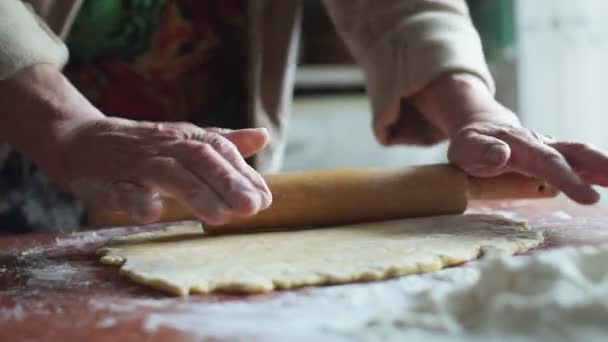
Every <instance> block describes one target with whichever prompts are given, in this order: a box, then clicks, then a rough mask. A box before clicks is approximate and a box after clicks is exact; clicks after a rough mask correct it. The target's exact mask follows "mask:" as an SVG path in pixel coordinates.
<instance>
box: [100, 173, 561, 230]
mask: <svg viewBox="0 0 608 342" xmlns="http://www.w3.org/2000/svg"><path fill="white" fill-rule="evenodd" d="M265 179H266V181H267V183H268V186H269V187H270V190H271V191H272V194H273V203H272V205H271V206H270V208H268V209H266V210H264V211H261V212H260V213H258V214H256V215H254V216H252V217H249V218H244V219H239V220H236V221H233V222H231V223H229V224H226V225H222V226H213V227H209V226H206V227H205V230H206V231H208V232H212V233H229V232H240V231H253V230H265V229H276V228H289V227H307V226H326V225H337V224H346V223H354V222H365V221H379V220H389V219H397V218H406V217H418V216H431V215H447V214H459V213H463V212H464V211H465V209H466V207H467V203H468V200H469V199H517V198H549V197H554V196H556V195H557V194H558V191H557V189H556V188H555V187H553V186H551V185H549V184H547V183H545V182H542V181H539V180H536V179H532V178H528V177H524V176H520V175H516V174H508V175H502V176H499V177H495V178H485V179H482V178H473V177H469V176H467V175H466V174H465V173H464V172H462V171H460V170H459V169H456V168H455V167H452V166H449V165H429V166H418V167H408V168H400V169H395V170H373V169H359V170H333V171H315V172H296V173H283V174H276V175H267V176H265ZM191 219H195V217H194V215H193V214H192V212H191V211H190V210H189V209H187V208H186V207H184V206H182V205H181V204H180V203H179V202H177V201H176V200H174V199H172V198H166V199H165V209H164V213H163V215H162V218H161V219H160V221H161V222H170V221H180V220H191ZM89 223H90V224H92V225H95V226H119V225H131V224H136V222H134V221H133V220H132V219H131V218H130V217H129V216H128V215H126V214H125V213H123V212H112V211H91V212H90V213H89Z"/></svg>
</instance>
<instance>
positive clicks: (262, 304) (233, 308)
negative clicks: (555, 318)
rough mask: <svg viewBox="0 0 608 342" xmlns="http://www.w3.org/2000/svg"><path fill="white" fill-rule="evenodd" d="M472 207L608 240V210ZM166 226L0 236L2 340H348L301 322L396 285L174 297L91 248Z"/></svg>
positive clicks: (341, 312) (548, 204)
mask: <svg viewBox="0 0 608 342" xmlns="http://www.w3.org/2000/svg"><path fill="white" fill-rule="evenodd" d="M470 211H472V212H482V213H498V214H502V215H505V216H507V217H510V218H514V219H525V220H528V221H529V222H530V225H531V226H532V227H533V229H539V230H543V231H544V235H545V242H544V244H543V247H542V248H551V247H557V246H566V245H582V244H601V243H608V215H607V214H608V209H606V208H603V207H601V206H594V207H581V206H577V205H574V204H572V203H570V202H568V201H566V200H563V199H557V200H542V201H516V202H479V203H474V204H473V205H472V206H471V209H470ZM163 228H164V226H163V225H151V226H146V227H134V228H111V229H103V230H97V231H85V232H74V233H70V234H62V235H51V234H31V235H20V236H9V237H2V238H0V341H21V340H24V341H25V340H27V341H89V342H92V341H105V340H112V341H123V340H124V341H127V340H128V341H138V340H145V341H191V340H209V341H224V340H239V339H246V340H260V341H267V340H274V339H276V338H278V337H283V338H287V337H289V340H294V339H296V340H299V339H305V340H319V339H324V340H328V339H331V340H348V339H347V338H345V337H344V336H340V335H339V334H336V333H335V332H331V331H324V330H323V329H311V328H310V327H312V326H317V325H314V324H313V325H311V324H309V325H303V323H302V322H304V321H307V320H308V322H309V323H310V322H311V321H314V320H315V319H316V320H322V319H327V318H326V317H329V316H327V315H330V316H331V315H334V313H333V312H324V314H325V316H323V315H319V312H317V310H316V309H317V308H318V307H319V303H323V305H324V306H323V307H324V308H327V309H324V310H329V311H331V310H334V309H335V310H336V313H335V319H338V318H339V319H346V318H348V317H349V315H355V314H356V312H358V311H357V310H349V309H348V306H349V305H350V306H352V305H356V303H355V302H356V298H354V297H353V298H348V296H351V295H352V294H353V293H359V294H361V293H364V292H362V291H367V292H365V293H366V295H369V293H370V292H369V291H372V290H373V293H374V295H376V296H378V299H379V300H382V296H383V295H384V296H390V293H391V291H390V289H391V287H393V286H396V284H398V281H399V280H398V279H397V280H395V279H393V280H387V281H384V282H376V283H365V284H355V285H343V286H331V287H325V288H304V289H300V290H297V291H288V292H275V293H272V294H268V295H256V296H246V297H243V296H220V295H214V296H199V295H195V296H190V297H188V298H175V297H171V296H168V295H165V294H163V293H159V292H157V291H152V290H147V289H144V288H142V287H140V286H138V285H135V284H132V283H130V282H129V281H127V280H126V279H125V278H123V277H122V276H121V275H119V273H118V269H117V268H115V267H111V266H103V265H99V264H98V263H97V257H96V256H95V250H96V249H97V248H98V247H99V246H100V245H102V244H104V243H105V242H106V241H107V240H108V239H109V238H112V237H115V236H121V235H125V234H128V233H132V232H139V231H144V230H158V229H163ZM347 289H348V291H347ZM389 299H390V298H389ZM334 302H335V303H336V305H332V304H333V303H334ZM338 303H340V305H338ZM345 303H346V304H345ZM338 316H339V317H338ZM353 317H354V316H353ZM294 318H298V320H296V319H294ZM236 323H238V324H236ZM321 323H322V322H321Z"/></svg>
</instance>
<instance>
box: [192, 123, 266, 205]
mask: <svg viewBox="0 0 608 342" xmlns="http://www.w3.org/2000/svg"><path fill="white" fill-rule="evenodd" d="M201 140H202V142H204V143H207V144H209V145H211V146H213V148H214V149H215V150H216V151H217V152H218V153H219V154H220V155H221V156H222V157H223V158H224V159H225V160H227V161H228V162H229V163H230V164H231V165H232V167H234V169H235V170H236V171H238V172H239V173H240V174H241V175H242V176H243V177H245V178H246V179H247V180H248V181H249V182H251V184H252V185H253V187H255V188H256V189H258V190H259V191H260V196H261V199H262V202H261V206H262V208H263V209H265V208H267V207H268V206H270V203H271V202H272V194H271V192H270V189H269V188H268V185H266V181H265V180H264V179H263V178H262V176H261V175H260V174H259V173H258V172H257V171H255V170H254V169H253V168H252V167H251V166H250V165H249V164H247V162H246V161H245V159H243V157H242V156H241V155H240V153H239V151H238V150H237V148H236V146H235V145H234V144H233V143H232V142H230V141H229V140H228V139H226V138H224V137H223V136H222V135H219V134H217V133H212V132H210V133H208V134H207V135H206V136H205V137H204V138H203V139H201Z"/></svg>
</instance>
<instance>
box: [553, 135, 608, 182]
mask: <svg viewBox="0 0 608 342" xmlns="http://www.w3.org/2000/svg"><path fill="white" fill-rule="evenodd" d="M550 146H551V147H553V148H555V149H556V150H558V151H559V152H560V153H561V154H562V155H564V157H566V160H568V163H569V164H570V165H571V166H572V168H574V170H575V171H576V173H577V174H578V175H579V176H580V177H581V178H583V180H584V181H585V182H587V183H590V184H597V185H601V186H604V187H608V155H606V154H605V153H603V152H601V151H600V150H598V149H596V148H593V147H591V146H589V145H587V144H581V143H568V142H555V143H551V144H550Z"/></svg>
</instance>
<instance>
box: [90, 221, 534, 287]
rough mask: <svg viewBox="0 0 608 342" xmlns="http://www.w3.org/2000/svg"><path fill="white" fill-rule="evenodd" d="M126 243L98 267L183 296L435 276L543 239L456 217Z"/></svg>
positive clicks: (177, 231)
mask: <svg viewBox="0 0 608 342" xmlns="http://www.w3.org/2000/svg"><path fill="white" fill-rule="evenodd" d="M172 232H173V234H172ZM129 240H133V239H130V238H128V237H127V239H126V240H125V239H122V240H121V241H120V244H119V245H110V246H108V247H104V248H102V249H100V250H99V253H100V254H101V255H102V257H101V262H102V263H105V264H111V265H122V266H121V272H123V273H124V274H126V275H127V276H128V277H129V278H131V279H132V280H133V281H135V282H137V283H140V284H143V285H146V286H150V287H153V288H157V289H160V290H163V291H167V292H170V293H173V294H177V295H180V296H185V295H188V293H191V292H192V293H208V292H215V291H221V292H238V293H255V292H266V291H271V290H274V289H289V288H294V287H299V286H305V285H318V284H338V283H348V282H355V281H371V280H378V279H385V278H389V277H396V276H401V275H406V274H412V273H423V272H432V271H436V270H439V269H441V268H443V267H446V266H451V265H457V264H461V263H463V262H466V261H469V260H473V259H476V258H477V257H479V256H480V255H481V254H482V252H483V250H484V248H494V249H500V250H503V251H505V252H507V253H509V254H513V253H521V252H525V251H527V250H529V249H531V248H534V247H536V246H538V245H539V244H540V243H541V242H542V235H541V234H540V233H537V232H532V231H529V230H528V229H527V226H526V225H525V224H523V223H520V222H516V221H512V220H508V219H506V218H502V217H499V216H491V215H454V216H439V217H430V218H419V219H406V220H397V221H387V222H375V223H365V224H357V225H346V226H340V227H330V228H322V229H307V230H297V231H293V230H292V231H283V232H266V233H255V234H241V235H224V236H206V235H204V234H203V233H202V229H201V227H200V226H199V225H189V226H183V225H182V226H179V227H173V228H171V229H169V230H168V232H161V233H160V235H159V239H158V240H155V238H154V235H150V234H144V235H141V234H140V235H139V236H136V238H135V239H134V241H136V242H135V243H129ZM142 240H143V241H142Z"/></svg>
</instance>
